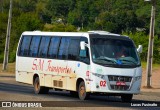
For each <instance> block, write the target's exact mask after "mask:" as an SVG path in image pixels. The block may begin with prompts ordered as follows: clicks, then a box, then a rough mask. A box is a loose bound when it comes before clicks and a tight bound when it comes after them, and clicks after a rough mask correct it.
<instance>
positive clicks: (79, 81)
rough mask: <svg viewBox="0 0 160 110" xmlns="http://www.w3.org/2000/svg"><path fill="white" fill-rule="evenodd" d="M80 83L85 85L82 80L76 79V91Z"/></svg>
mask: <svg viewBox="0 0 160 110" xmlns="http://www.w3.org/2000/svg"><path fill="white" fill-rule="evenodd" d="M82 81H83V82H84V83H85V81H84V79H83V78H78V79H77V81H76V91H78V88H79V84H80V83H81V82H82Z"/></svg>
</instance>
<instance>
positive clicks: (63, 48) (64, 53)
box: [58, 37, 70, 59]
mask: <svg viewBox="0 0 160 110" xmlns="http://www.w3.org/2000/svg"><path fill="white" fill-rule="evenodd" d="M69 44H70V38H68V37H63V38H62V39H61V43H60V47H59V52H58V59H67V57H68V47H69Z"/></svg>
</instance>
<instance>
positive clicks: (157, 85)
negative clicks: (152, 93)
mask: <svg viewBox="0 0 160 110" xmlns="http://www.w3.org/2000/svg"><path fill="white" fill-rule="evenodd" d="M144 86H146V69H143V73H142V88H144ZM151 87H152V89H160V67H159V68H155V69H153V71H152V74H151Z"/></svg>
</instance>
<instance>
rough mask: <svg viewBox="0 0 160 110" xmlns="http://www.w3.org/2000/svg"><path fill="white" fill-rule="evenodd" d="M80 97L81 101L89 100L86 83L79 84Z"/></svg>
mask: <svg viewBox="0 0 160 110" xmlns="http://www.w3.org/2000/svg"><path fill="white" fill-rule="evenodd" d="M78 96H79V99H80V100H86V99H88V98H89V96H90V94H89V93H87V92H86V87H85V83H84V81H82V82H81V83H80V84H79V89H78Z"/></svg>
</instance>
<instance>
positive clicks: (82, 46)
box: [80, 41, 85, 50]
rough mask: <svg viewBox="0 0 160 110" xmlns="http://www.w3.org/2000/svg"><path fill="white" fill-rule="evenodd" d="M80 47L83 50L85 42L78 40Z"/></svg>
mask: <svg viewBox="0 0 160 110" xmlns="http://www.w3.org/2000/svg"><path fill="white" fill-rule="evenodd" d="M80 47H81V50H85V42H84V41H81V42H80Z"/></svg>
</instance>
